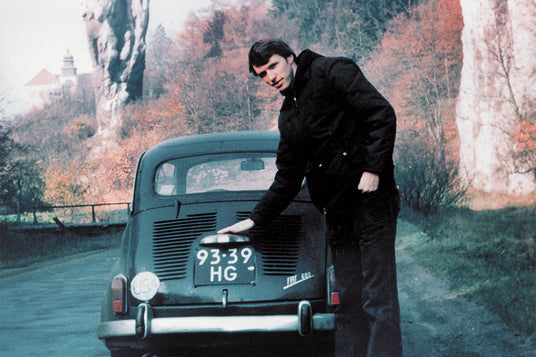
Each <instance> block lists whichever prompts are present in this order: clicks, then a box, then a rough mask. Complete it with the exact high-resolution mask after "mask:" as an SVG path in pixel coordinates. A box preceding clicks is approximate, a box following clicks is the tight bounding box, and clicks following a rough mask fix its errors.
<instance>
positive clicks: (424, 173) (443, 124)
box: [365, 0, 466, 214]
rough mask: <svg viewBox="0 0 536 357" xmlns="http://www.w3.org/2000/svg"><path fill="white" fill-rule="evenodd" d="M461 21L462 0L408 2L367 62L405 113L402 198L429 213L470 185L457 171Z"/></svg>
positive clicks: (401, 117) (401, 119)
mask: <svg viewBox="0 0 536 357" xmlns="http://www.w3.org/2000/svg"><path fill="white" fill-rule="evenodd" d="M462 27H463V22H462V17H461V8H460V4H459V2H458V1H457V0H437V1H430V2H427V3H424V4H421V5H419V6H417V7H415V8H409V9H408V11H407V13H403V14H400V15H398V16H397V17H396V18H395V19H393V21H391V23H390V24H389V26H388V30H387V32H386V33H385V35H384V37H383V39H382V41H381V45H380V46H379V47H378V48H377V49H376V50H375V51H374V52H373V53H372V54H371V56H370V60H369V61H368V62H367V64H366V66H365V71H366V72H367V74H368V75H369V76H370V78H371V80H372V82H373V83H375V84H376V85H378V86H379V87H380V90H381V92H382V93H383V94H384V95H386V96H387V97H388V98H389V100H390V101H391V103H392V104H393V105H394V107H395V109H396V112H397V115H398V123H399V125H398V137H397V145H396V147H395V162H396V166H397V172H396V173H397V182H398V183H399V185H400V188H401V190H400V191H401V196H402V200H403V202H405V203H406V205H408V206H409V207H411V208H413V209H415V210H419V211H422V212H424V213H425V214H429V213H433V212H434V211H435V210H437V208H438V207H439V206H441V205H449V204H452V203H455V202H457V201H458V200H459V199H460V198H461V197H462V196H463V193H464V192H465V190H466V187H465V186H464V185H462V184H461V182H460V180H459V177H458V171H457V166H458V147H459V145H458V137H457V130H456V122H455V117H454V113H455V112H456V110H455V105H456V97H457V94H458V83H459V78H460V71H461V64H462V59H461V53H462V48H461V30H462Z"/></svg>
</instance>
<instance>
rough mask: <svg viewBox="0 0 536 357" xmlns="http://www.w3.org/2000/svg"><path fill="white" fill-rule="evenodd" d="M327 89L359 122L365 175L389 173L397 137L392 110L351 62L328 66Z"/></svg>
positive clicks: (344, 61)
mask: <svg viewBox="0 0 536 357" xmlns="http://www.w3.org/2000/svg"><path fill="white" fill-rule="evenodd" d="M327 64H328V68H327V71H326V72H327V73H326V77H327V79H328V82H329V85H330V86H331V87H332V88H334V89H335V91H336V92H337V93H338V94H339V95H340V96H342V98H343V100H344V103H345V104H346V105H347V106H349V107H350V108H351V109H352V112H353V113H354V115H355V119H356V120H357V121H358V126H357V128H358V129H357V130H362V131H364V137H365V157H364V166H363V169H364V171H369V172H372V173H376V174H381V173H382V172H384V171H386V170H390V169H392V156H393V147H394V142H395V135H396V116H395V112H394V110H393V107H392V106H391V104H389V102H388V101H387V100H386V99H385V98H384V97H383V96H382V95H381V94H380V93H379V92H378V91H377V90H376V88H374V86H373V85H372V84H371V83H370V82H369V81H368V80H367V79H366V78H365V76H364V75H363V73H362V72H361V70H360V69H359V67H358V66H357V65H356V64H355V63H354V62H353V61H351V60H349V59H346V58H337V59H336V60H334V61H332V62H328V63H327Z"/></svg>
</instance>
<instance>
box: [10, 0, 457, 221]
mask: <svg viewBox="0 0 536 357" xmlns="http://www.w3.org/2000/svg"><path fill="white" fill-rule="evenodd" d="M235 3H236V2H235ZM462 26H463V22H462V17H461V11H460V5H459V1H458V0H430V1H410V0H396V1H393V0H391V1H387V0H382V1H377V0H331V1H324V0H311V1H300V0H273V1H272V4H271V5H270V6H268V5H266V2H265V1H262V0H254V1H247V2H246V1H244V4H243V5H240V4H239V5H235V6H229V7H224V8H221V7H216V6H214V10H213V11H212V12H211V13H210V14H209V15H208V16H205V17H198V16H196V15H193V14H192V15H191V16H190V17H189V19H188V21H187V22H186V24H185V27H184V29H183V31H182V32H181V33H179V34H178V35H177V36H170V35H169V34H168V33H167V31H166V29H165V28H163V27H162V26H159V27H158V28H157V29H156V31H155V32H154V33H150V34H148V38H147V43H148V48H147V56H146V70H145V74H144V76H145V81H144V97H143V99H140V100H137V101H136V102H133V103H131V104H129V105H128V106H127V108H126V113H125V116H124V117H125V118H126V119H125V121H124V123H123V126H122V130H121V138H120V142H118V143H117V145H116V146H115V147H114V148H113V149H111V150H107V151H106V152H104V153H102V154H101V155H100V156H99V157H96V156H95V154H94V152H93V153H92V151H91V148H92V146H93V145H94V144H95V143H94V141H93V140H92V139H93V137H94V135H95V132H96V130H97V124H96V122H95V108H94V106H93V105H92V104H91V100H90V99H88V98H87V97H86V96H83V95H81V94H80V95H74V96H72V97H68V98H64V99H62V100H59V101H57V102H55V103H52V104H49V105H47V106H46V107H44V108H41V109H35V110H33V111H32V112H30V113H28V114H27V115H25V116H23V117H21V118H18V119H17V121H16V125H15V126H14V127H13V128H11V132H10V133H9V135H7V136H6V139H2V140H7V138H8V139H9V140H11V141H10V142H12V143H13V144H14V145H16V147H15V146H13V147H14V149H13V150H11V151H10V152H9V153H8V154H6V156H4V155H3V156H2V159H1V160H0V180H3V181H5V180H6V177H8V178H7V180H9V182H8V183H7V184H6V185H4V186H5V188H4V187H2V191H0V198H1V199H2V204H0V206H1V205H5V206H13V187H12V186H13V185H12V184H11V182H13V181H14V180H16V179H17V178H16V177H11V176H13V175H12V174H11V176H9V175H8V176H6V172H9V171H10V165H13V162H19V161H21V162H25V163H26V166H24V167H26V170H27V171H26V172H24V170H23V169H21V171H19V172H20V174H19V175H20V176H21V180H22V183H21V187H22V191H23V192H24V194H23V197H24V204H25V205H26V206H31V205H34V204H38V203H40V201H44V202H46V203H48V204H74V203H82V202H83V203H86V202H102V201H122V200H128V199H129V197H130V188H131V184H132V181H133V171H134V168H135V163H136V160H137V158H138V156H139V155H140V154H141V152H142V151H143V150H145V149H146V148H148V147H150V146H152V145H154V144H156V143H158V142H160V141H162V140H165V139H168V138H171V137H176V136H181V135H189V134H194V133H206V132H215V131H226V130H255V129H274V130H275V129H276V122H277V115H278V107H279V104H280V101H281V98H280V95H279V94H277V93H274V92H273V91H272V90H270V88H267V87H266V86H264V85H263V83H262V82H261V81H259V80H258V79H256V78H254V77H253V76H251V75H250V74H249V73H248V70H247V52H248V50H249V47H250V45H251V44H252V43H253V42H254V41H255V40H257V39H260V38H265V37H278V38H282V39H284V40H286V41H287V42H289V43H290V44H291V46H293V47H294V48H295V49H296V50H297V52H299V51H300V50H302V49H305V48H311V49H313V50H315V51H318V52H320V53H323V54H326V55H345V56H349V57H352V58H353V59H355V60H356V61H357V62H358V63H359V64H360V66H362V68H363V70H364V72H365V74H366V76H367V77H368V78H369V79H370V80H371V81H372V82H373V83H374V84H375V85H376V86H377V87H378V88H379V89H380V91H381V92H382V93H383V94H384V95H385V96H386V97H387V98H388V99H389V100H390V101H391V102H392V103H393V105H394V106H395V109H396V111H397V113H398V117H399V135H398V142H397V153H396V160H397V165H398V167H399V172H398V173H397V174H398V175H400V177H401V178H399V180H400V182H401V187H403V195H404V196H403V197H404V198H405V200H406V203H407V204H409V205H410V206H412V207H414V208H416V209H421V210H425V211H430V210H433V209H434V208H435V207H436V206H437V205H440V204H443V203H449V202H454V201H456V200H457V199H458V198H459V193H460V190H459V186H458V185H457V181H456V177H457V176H456V167H457V160H458V152H457V150H458V149H457V147H458V142H457V134H456V130H455V118H454V115H455V114H454V113H455V98H456V96H457V93H458V85H459V77H460V69H461V64H462V58H461V56H462V55H461V40H460V34H461V30H462ZM19 148H24V150H25V151H24V152H23V151H21V150H19ZM17 160H19V161H17ZM21 167H23V166H21ZM408 170H413V171H412V173H411V174H409V175H408V174H406V173H407V171H408ZM415 170H416V171H415ZM1 175H4V176H1ZM25 177H34V178H37V177H39V180H38V179H33V180H32V181H31V182H32V184H31V185H32V190H31V191H29V185H30V184H29V182H30V181H29V180H28V179H27V178H25ZM430 181H432V182H436V183H437V184H440V185H441V187H442V190H443V191H441V192H439V193H438V192H430V190H428V189H427V188H426V187H425V186H422V183H423V182H430ZM8 186H9V187H8Z"/></svg>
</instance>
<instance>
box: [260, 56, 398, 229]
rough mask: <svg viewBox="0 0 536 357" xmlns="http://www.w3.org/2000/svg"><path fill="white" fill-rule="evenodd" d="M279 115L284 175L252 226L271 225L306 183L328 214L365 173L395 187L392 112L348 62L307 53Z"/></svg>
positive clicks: (279, 158) (280, 159)
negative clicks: (338, 199)
mask: <svg viewBox="0 0 536 357" xmlns="http://www.w3.org/2000/svg"><path fill="white" fill-rule="evenodd" d="M296 62H297V65H298V67H297V72H296V76H295V78H294V82H293V84H292V87H291V88H290V89H288V90H287V93H284V95H285V100H284V101H283V105H282V106H281V111H280V115H279V131H280V133H281V139H280V143H279V148H278V152H277V168H278V171H277V174H276V176H275V179H274V182H273V184H272V186H271V187H270V189H269V190H268V191H267V193H266V194H265V195H264V197H263V198H262V199H261V200H260V202H259V203H258V204H257V206H256V207H255V209H254V210H253V212H252V214H251V216H250V218H251V219H252V220H253V221H254V222H255V223H256V224H259V225H262V224H266V223H268V222H270V221H271V220H272V219H273V218H275V217H276V216H278V215H279V214H280V213H281V212H282V211H283V210H284V209H285V208H286V207H287V206H288V205H289V203H290V202H291V201H292V200H293V198H294V196H296V194H297V193H298V191H299V190H300V188H301V185H302V182H303V178H304V176H305V177H306V179H307V186H308V188H309V192H310V195H311V198H312V200H313V203H314V204H315V206H316V207H317V208H318V209H320V210H321V211H323V212H324V213H325V211H326V210H329V209H330V207H332V206H334V205H336V204H337V197H339V196H340V195H341V193H344V192H345V191H346V190H357V185H358V183H359V179H360V177H361V175H362V173H363V172H364V171H368V172H372V173H376V174H378V175H379V176H380V189H381V188H382V187H384V186H385V185H389V186H394V179H393V162H392V154H393V146H394V141H395V132H396V117H395V113H394V110H393V108H392V107H391V105H390V104H389V103H388V102H387V100H385V99H384V98H383V97H382V96H381V94H380V93H379V92H378V91H377V90H376V89H375V88H374V87H373V86H372V85H371V84H370V82H369V81H368V80H367V79H366V78H365V77H364V75H363V73H362V72H361V70H360V69H359V67H358V66H357V65H356V64H355V63H354V62H353V61H351V60H349V59H347V58H342V57H338V58H333V57H323V56H321V55H318V54H316V53H314V52H312V51H309V50H305V51H303V52H302V53H301V54H300V55H299V56H298V58H297V60H296Z"/></svg>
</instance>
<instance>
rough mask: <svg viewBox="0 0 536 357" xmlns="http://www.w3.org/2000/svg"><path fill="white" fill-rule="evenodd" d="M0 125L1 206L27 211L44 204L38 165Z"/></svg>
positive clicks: (42, 184)
mask: <svg viewBox="0 0 536 357" xmlns="http://www.w3.org/2000/svg"><path fill="white" fill-rule="evenodd" d="M10 135H11V131H10V130H6V129H2V128H1V127H0V207H6V208H8V209H11V210H15V209H16V207H17V204H20V208H21V209H22V210H28V209H30V208H31V207H33V206H36V205H39V204H41V199H42V197H43V191H44V182H43V179H42V177H41V173H40V170H39V167H38V165H37V164H36V162H35V161H34V160H31V159H27V158H25V155H24V154H25V153H26V152H25V150H24V148H23V147H22V146H21V145H20V144H18V143H16V142H15V141H14V140H13V139H12V138H11V137H10Z"/></svg>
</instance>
